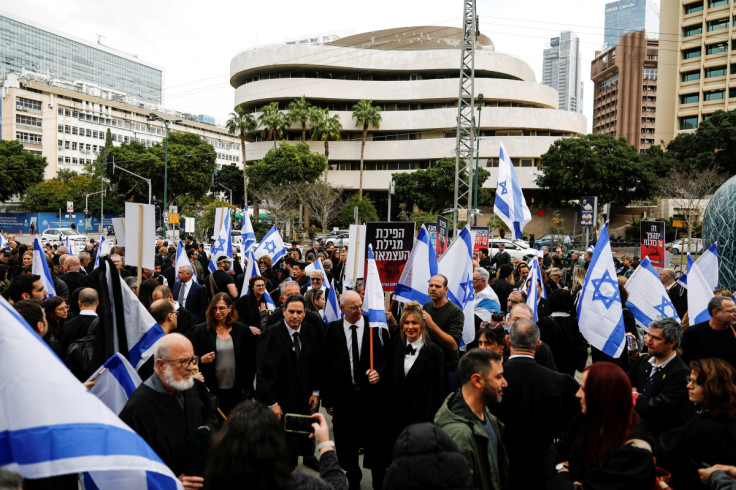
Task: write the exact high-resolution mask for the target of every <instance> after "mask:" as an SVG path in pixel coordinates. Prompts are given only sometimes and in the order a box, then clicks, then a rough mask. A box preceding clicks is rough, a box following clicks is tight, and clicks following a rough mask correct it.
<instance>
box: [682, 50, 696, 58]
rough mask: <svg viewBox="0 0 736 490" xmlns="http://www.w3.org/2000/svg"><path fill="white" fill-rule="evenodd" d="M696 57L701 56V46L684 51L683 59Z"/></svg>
mask: <svg viewBox="0 0 736 490" xmlns="http://www.w3.org/2000/svg"><path fill="white" fill-rule="evenodd" d="M694 58H700V48H690V49H686V50H684V51H683V52H682V59H684V60H691V59H694Z"/></svg>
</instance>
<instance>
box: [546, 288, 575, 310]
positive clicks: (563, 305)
mask: <svg viewBox="0 0 736 490" xmlns="http://www.w3.org/2000/svg"><path fill="white" fill-rule="evenodd" d="M547 308H548V311H550V312H555V311H562V312H564V313H572V312H573V300H572V295H571V294H570V293H569V292H568V291H566V290H564V289H555V290H554V291H552V294H550V295H549V298H548V299H547Z"/></svg>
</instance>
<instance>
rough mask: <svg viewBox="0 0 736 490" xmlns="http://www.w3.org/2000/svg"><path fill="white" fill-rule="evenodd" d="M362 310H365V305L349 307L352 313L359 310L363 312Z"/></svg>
mask: <svg viewBox="0 0 736 490" xmlns="http://www.w3.org/2000/svg"><path fill="white" fill-rule="evenodd" d="M362 309H363V305H358V306H348V310H350V311H358V310H362Z"/></svg>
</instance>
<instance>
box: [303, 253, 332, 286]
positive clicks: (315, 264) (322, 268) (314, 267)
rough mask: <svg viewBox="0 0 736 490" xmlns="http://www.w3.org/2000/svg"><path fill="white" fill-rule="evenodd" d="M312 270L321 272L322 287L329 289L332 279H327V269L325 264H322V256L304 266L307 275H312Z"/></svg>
mask: <svg viewBox="0 0 736 490" xmlns="http://www.w3.org/2000/svg"><path fill="white" fill-rule="evenodd" d="M312 272H319V273H320V274H321V275H322V287H324V288H325V289H327V285H328V284H330V280H329V279H327V271H326V270H325V266H324V265H323V264H322V258H321V257H318V258H317V260H315V261H314V262H312V263H311V264H309V265H308V266H306V267H305V268H304V273H305V274H306V275H307V277H312Z"/></svg>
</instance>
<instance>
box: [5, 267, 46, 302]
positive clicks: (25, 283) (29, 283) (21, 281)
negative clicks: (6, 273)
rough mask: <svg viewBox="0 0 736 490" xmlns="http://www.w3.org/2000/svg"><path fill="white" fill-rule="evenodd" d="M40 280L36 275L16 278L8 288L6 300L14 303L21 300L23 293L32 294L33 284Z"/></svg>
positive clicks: (22, 275) (24, 275)
mask: <svg viewBox="0 0 736 490" xmlns="http://www.w3.org/2000/svg"><path fill="white" fill-rule="evenodd" d="M39 280H41V276H37V275H36V274H21V275H20V276H16V277H15V279H13V280H12V281H11V282H10V286H8V298H10V300H12V301H13V303H15V302H16V301H21V300H22V299H23V293H26V294H29V295H32V294H33V283H34V282H36V281H39Z"/></svg>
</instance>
